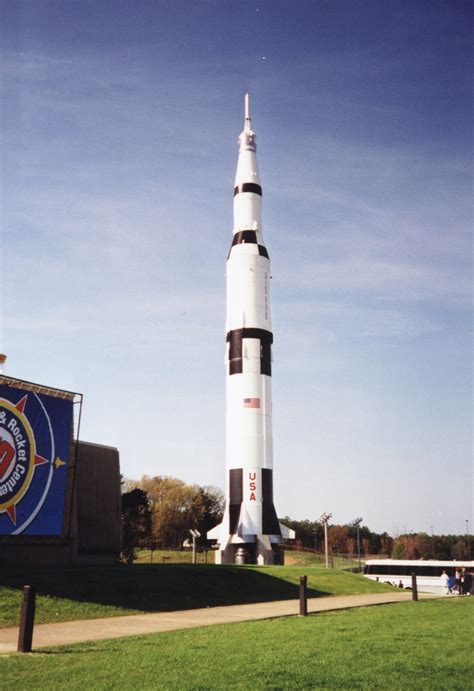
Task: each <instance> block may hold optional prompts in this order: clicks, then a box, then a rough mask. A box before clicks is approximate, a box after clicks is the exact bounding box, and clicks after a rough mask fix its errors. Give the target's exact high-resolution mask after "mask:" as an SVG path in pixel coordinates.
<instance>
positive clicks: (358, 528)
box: [349, 518, 363, 572]
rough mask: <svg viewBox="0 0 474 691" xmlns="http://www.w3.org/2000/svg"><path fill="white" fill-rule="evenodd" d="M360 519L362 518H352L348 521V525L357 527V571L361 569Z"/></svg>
mask: <svg viewBox="0 0 474 691" xmlns="http://www.w3.org/2000/svg"><path fill="white" fill-rule="evenodd" d="M362 521H363V519H362V518H354V520H353V521H351V522H350V523H349V525H350V526H352V527H353V528H357V558H358V561H359V572H360V571H362V565H361V562H360V524H361V523H362Z"/></svg>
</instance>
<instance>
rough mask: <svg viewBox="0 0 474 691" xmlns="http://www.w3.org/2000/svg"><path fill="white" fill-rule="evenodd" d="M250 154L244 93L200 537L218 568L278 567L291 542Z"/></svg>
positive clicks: (257, 189) (258, 201) (266, 268)
mask: <svg viewBox="0 0 474 691" xmlns="http://www.w3.org/2000/svg"><path fill="white" fill-rule="evenodd" d="M256 151H257V145H256V137H255V132H254V131H253V130H252V129H251V126H250V114H249V97H248V94H246V96H245V124H244V130H243V132H242V134H241V135H240V137H239V159H238V163H237V173H236V175H235V186H234V237H233V240H232V246H231V248H230V252H229V256H228V258H227V321H226V334H227V335H226V343H227V356H226V375H227V386H226V399H227V400H226V467H227V494H226V507H225V513H224V519H223V521H222V523H221V524H220V525H218V526H216V527H215V528H214V529H213V530H211V531H209V532H208V534H207V537H208V539H210V540H212V539H217V542H218V551H217V552H216V563H222V564H226V563H234V562H235V561H237V562H242V561H243V560H244V558H245V561H246V562H247V563H256V564H274V563H275V564H277V563H282V559H281V553H280V549H279V545H280V544H281V543H282V542H283V539H285V538H289V539H294V537H295V533H294V531H293V530H290V529H289V528H287V527H286V526H284V525H282V524H281V523H279V521H278V518H277V514H276V511H275V507H274V506H273V439H272V385H271V381H272V380H271V375H272V355H271V347H272V343H273V333H272V322H271V314H270V259H269V257H268V252H267V250H266V248H265V244H264V241H263V235H262V187H261V184H260V175H259V172H258V166H257V156H256ZM239 548H241V549H239ZM243 550H244V551H243Z"/></svg>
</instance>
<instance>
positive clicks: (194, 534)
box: [189, 530, 201, 564]
mask: <svg viewBox="0 0 474 691" xmlns="http://www.w3.org/2000/svg"><path fill="white" fill-rule="evenodd" d="M189 532H190V533H191V536H192V538H193V564H195V563H196V538H197V537H201V533H200V532H199V530H190V531H189Z"/></svg>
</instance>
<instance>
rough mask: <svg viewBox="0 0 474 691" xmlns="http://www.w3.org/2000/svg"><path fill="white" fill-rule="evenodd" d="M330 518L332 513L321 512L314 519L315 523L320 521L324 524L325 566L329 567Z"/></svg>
mask: <svg viewBox="0 0 474 691" xmlns="http://www.w3.org/2000/svg"><path fill="white" fill-rule="evenodd" d="M331 518H332V513H322V514H321V515H320V517H319V518H317V519H316V523H322V524H323V525H324V551H325V554H326V568H327V569H329V549H328V522H329V520H330V519H331Z"/></svg>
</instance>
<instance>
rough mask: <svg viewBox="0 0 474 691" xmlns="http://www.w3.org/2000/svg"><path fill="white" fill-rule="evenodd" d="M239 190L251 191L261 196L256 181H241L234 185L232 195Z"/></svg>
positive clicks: (238, 192) (239, 191)
mask: <svg viewBox="0 0 474 691" xmlns="http://www.w3.org/2000/svg"><path fill="white" fill-rule="evenodd" d="M241 192H253V194H258V195H259V196H260V197H261V196H262V188H261V187H260V185H257V183H256V182H242V183H241V184H240V185H236V186H235V187H234V197H235V196H236V195H237V194H240V193H241Z"/></svg>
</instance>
